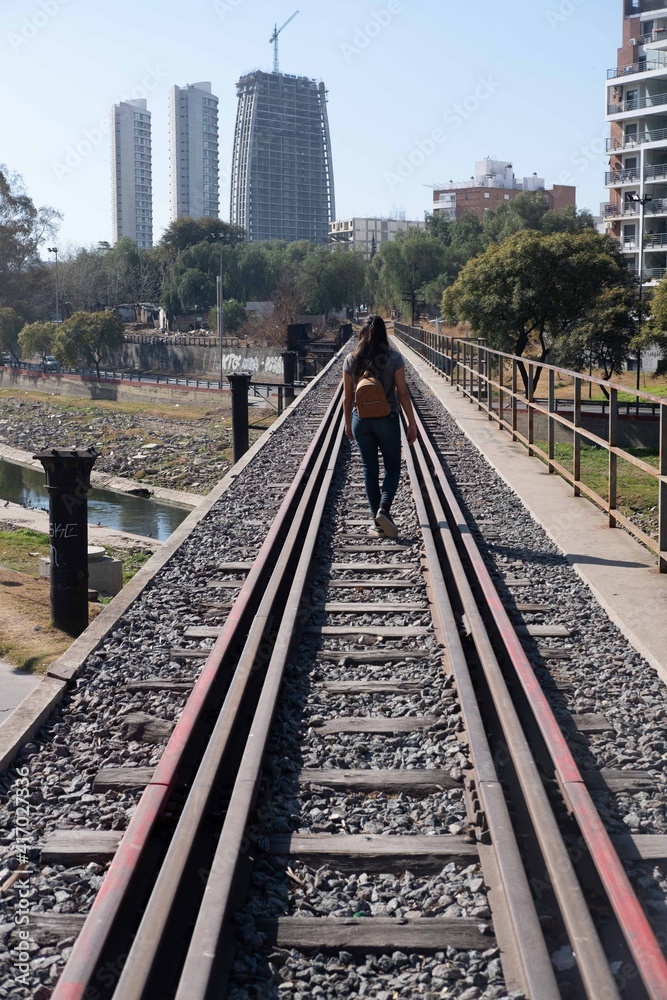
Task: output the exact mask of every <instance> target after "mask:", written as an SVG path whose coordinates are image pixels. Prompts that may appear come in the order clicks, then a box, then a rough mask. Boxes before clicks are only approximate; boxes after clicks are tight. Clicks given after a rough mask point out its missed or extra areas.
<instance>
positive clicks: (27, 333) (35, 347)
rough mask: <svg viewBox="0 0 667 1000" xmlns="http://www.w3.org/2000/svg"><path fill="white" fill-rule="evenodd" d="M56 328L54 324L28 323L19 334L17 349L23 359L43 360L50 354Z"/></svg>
mask: <svg viewBox="0 0 667 1000" xmlns="http://www.w3.org/2000/svg"><path fill="white" fill-rule="evenodd" d="M57 329H58V326H57V324H56V323H29V324H27V325H26V326H24V327H23V329H22V330H21V331H20V333H19V347H20V348H21V353H22V354H23V356H24V357H26V356H27V357H35V356H37V355H39V357H40V358H43V357H44V356H45V355H46V354H50V353H51V350H52V345H53V342H54V339H55V336H56V330H57Z"/></svg>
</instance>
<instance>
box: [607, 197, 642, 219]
mask: <svg viewBox="0 0 667 1000" xmlns="http://www.w3.org/2000/svg"><path fill="white" fill-rule="evenodd" d="M629 215H639V205H638V204H637V203H636V202H634V201H614V202H607V204H606V205H604V217H605V219H620V218H623V217H626V216H629Z"/></svg>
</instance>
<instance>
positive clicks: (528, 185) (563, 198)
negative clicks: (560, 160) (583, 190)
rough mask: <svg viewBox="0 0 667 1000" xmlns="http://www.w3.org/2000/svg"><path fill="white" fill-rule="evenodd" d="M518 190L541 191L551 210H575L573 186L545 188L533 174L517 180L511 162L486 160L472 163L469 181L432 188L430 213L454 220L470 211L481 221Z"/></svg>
mask: <svg viewBox="0 0 667 1000" xmlns="http://www.w3.org/2000/svg"><path fill="white" fill-rule="evenodd" d="M522 191H541V192H542V193H543V194H544V195H546V198H547V200H548V202H549V207H550V208H553V209H560V208H566V207H567V206H568V205H569V206H572V207H575V206H576V203H577V189H576V187H573V186H570V185H568V184H554V185H553V187H551V188H547V187H545V182H544V178H543V177H538V176H537V174H533V175H532V176H531V177H524V178H523V179H522V180H519V179H518V178H517V177H516V176H515V174H514V168H513V165H512V164H511V163H508V162H507V161H505V160H492V159H488V158H487V159H486V160H478V161H477V162H476V163H475V176H474V177H471V178H470V180H467V181H456V182H455V181H449V183H448V184H434V185H433V214H434V215H444V216H445V217H446V218H448V219H452V220H454V219H460V218H461V216H462V215H463V214H464V213H465V212H472V214H473V215H476V216H477V218H478V219H479V220H480V221H482V220H483V219H484V213H485V212H488V210H489V209H491V208H498V206H499V205H502V204H503V203H506V202H510V201H513V200H514V198H516V197H517V195H519V194H521V192H522Z"/></svg>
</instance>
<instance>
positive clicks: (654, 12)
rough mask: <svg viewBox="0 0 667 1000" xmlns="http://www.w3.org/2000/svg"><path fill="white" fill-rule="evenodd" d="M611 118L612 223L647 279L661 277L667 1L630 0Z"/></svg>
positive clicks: (666, 268) (608, 211) (613, 72)
mask: <svg viewBox="0 0 667 1000" xmlns="http://www.w3.org/2000/svg"><path fill="white" fill-rule="evenodd" d="M607 121H608V122H609V123H610V130H611V134H610V138H609V139H608V140H607V153H608V154H609V169H608V171H607V174H606V177H605V181H606V185H607V188H608V190H609V201H608V202H606V203H605V204H604V205H603V216H604V219H605V226H606V230H607V232H610V233H612V234H613V235H614V236H615V237H616V238H617V239H618V240H619V242H620V244H621V247H622V249H623V251H624V253H625V254H626V256H627V260H628V266H629V267H630V268H631V269H634V271H635V272H636V273H637V275H639V274H640V273H641V277H642V281H643V282H648V283H651V282H656V281H659V280H660V279H662V278H663V277H664V276H665V273H666V272H667V0H665V3H664V4H663V3H661V2H659V0H624V12H623V44H622V46H621V48H620V49H619V50H618V60H617V65H616V66H615V67H612V68H611V69H609V70H608V71H607ZM640 256H641V257H642V260H641V261H640Z"/></svg>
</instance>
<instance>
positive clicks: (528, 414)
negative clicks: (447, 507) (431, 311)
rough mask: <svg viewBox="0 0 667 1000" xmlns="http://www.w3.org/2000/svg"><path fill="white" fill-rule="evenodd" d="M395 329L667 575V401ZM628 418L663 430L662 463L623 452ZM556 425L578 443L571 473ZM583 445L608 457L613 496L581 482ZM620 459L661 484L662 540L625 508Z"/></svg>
mask: <svg viewBox="0 0 667 1000" xmlns="http://www.w3.org/2000/svg"><path fill="white" fill-rule="evenodd" d="M394 330H395V333H396V336H397V337H398V338H399V340H401V341H403V343H404V344H406V345H407V346H408V347H410V348H412V350H413V351H415V352H416V353H417V354H419V355H420V356H421V357H423V358H424V359H425V360H426V361H427V362H428V363H429V364H430V365H432V366H433V367H434V368H435V369H436V370H437V371H439V372H440V373H441V374H442V375H443V376H444V377H445V378H446V379H447V380H448V381H449V382H450V383H451V384H452V386H453V387H454V388H456V390H457V391H459V392H462V393H463V395H465V396H467V397H468V398H469V399H470V401H471V402H474V403H476V404H477V408H478V409H479V410H483V411H485V412H486V413H487V414H488V418H489V420H493V421H495V422H496V423H497V424H498V426H499V428H500V429H501V430H506V431H509V433H510V434H511V435H512V440H513V441H518V442H520V443H521V444H523V445H524V447H526V448H527V449H528V454H529V455H535V456H537V457H538V458H540V459H542V461H543V462H545V463H546V465H547V467H548V469H549V473H551V474H553V473H558V474H559V475H561V476H562V477H563V479H565V480H566V481H567V482H569V483H570V484H571V485H572V487H573V489H574V495H575V496H581V495H582V494H583V495H585V496H586V497H588V499H589V500H592V501H593V503H594V504H596V505H597V506H598V507H600V508H601V509H602V510H603V511H604V512H605V513H606V514H607V516H608V518H609V527H610V528H615V527H618V526H619V525H620V526H621V527H623V528H625V529H626V530H627V531H628V532H629V533H630V534H631V535H633V536H634V537H635V538H637V539H638V540H639V541H640V542H642V543H643V544H644V545H645V546H646V547H647V548H648V549H650V550H651V551H652V552H655V554H656V555H657V557H658V568H659V571H660V572H661V573H667V399H663V398H660V397H659V396H653V395H651V394H650V393H648V392H643V391H641V390H635V389H628V387H627V386H623V385H618V384H616V383H614V382H605V381H604V380H602V379H599V378H594V377H592V376H590V375H585V374H582V373H580V372H573V371H569V370H568V369H566V368H559V367H558V366H556V365H549V364H540V363H539V362H538V361H536V360H535V359H531V358H520V357H517V356H515V355H513V354H505V353H504V352H502V351H495V350H492V349H491V348H489V347H487V346H486V342H485V341H483V340H477V339H474V340H473V339H466V338H462V337H452V336H449V335H446V334H437V333H434V332H432V331H430V330H424V329H421V328H419V327H410V326H405V325H403V324H401V323H395V324H394ZM541 374H544V375H546V378H547V383H548V389H547V397H546V399H538V398H536V395H535V384H536V379H537V377H539V376H540V375H541ZM563 379H565V380H566V381H568V380H572V385H573V398H572V399H571V400H563V399H562V398H561V399H559V398H558V397H557V396H556V382H557V380H558V381H562V380H563ZM585 386H588V387H589V395H590V396H592V389H593V386H596V387H597V386H602V387H603V388H604V389H605V391H606V392H607V393H608V399H607V400H605V401H604V402H602V401H599V402H597V403H596V402H595V401H593V400H592V399H589V400H586V399H585V398H584V395H585V394H584V391H583V390H584V387H585ZM619 393H625V394H630V395H631V396H634V397H635V398H636V402H635V403H626V402H619V398H618V397H619ZM566 407H567V409H566ZM621 418H623V420H624V421H627V420H629V419H633V421H634V426H635V427H641V426H642V425H643V426H644V427H645V426H646V425H647V424H648V423H652V424H653V425H657V427H656V430H657V446H658V447H657V449H656V450H657V453H658V463H657V466H653V465H650V464H649V463H648V462H645V461H644V460H643V459H641V458H639V457H637V456H636V455H633V454H632V453H631V452H630V451H628V450H626V449H625V448H622V447H619V439H620V431H621V428H622V426H623V425H622V424H621V423H620V420H621ZM538 423H539V424H541V425H542V431H543V436H542V435H540V436H539V437H536V433H535V431H536V426H537V425H538ZM586 423H587V424H588V425H589V426H586ZM591 425H593V428H594V429H593V428H592V427H591ZM596 425H599V426H596ZM557 427H560V428H563V429H564V432H563V431H562V432H561V436H564V437H565V438H566V439H568V440H570V439H571V441H572V448H573V458H572V468H571V469H569V468H567V467H566V466H565V465H563V464H562V463H561V462H559V461H558V460H557V459H556V428H557ZM596 430H597V431H599V432H600V433H596ZM545 440H546V447H544V443H545ZM584 445H589V446H593V447H594V448H597V449H603V450H604V451H606V452H607V455H608V463H607V471H606V477H605V478H606V486H607V496H606V497H604V496H602V495H601V493H599V492H597V491H596V490H595V489H593V488H592V487H591V486H589V485H587V484H586V483H585V482H584V481H583V479H582V474H581V469H582V446H584ZM619 461H620V462H627V463H629V464H630V465H631V466H634V468H636V469H639V470H640V471H641V472H642V473H643V474H644V475H646V476H649V477H651V479H653V480H654V481H655V484H656V487H657V493H658V502H657V506H658V532H657V539H656V538H653V537H652V536H651V535H648V534H647V533H646V532H645V531H642V529H641V528H639V527H638V526H637V525H636V524H635V523H634V522H633V521H632V520H631V519H630V518H628V517H626V516H625V515H624V514H622V513H621V512H620V511H619V509H618V496H619V485H618V472H619ZM598 488H599V487H598Z"/></svg>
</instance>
